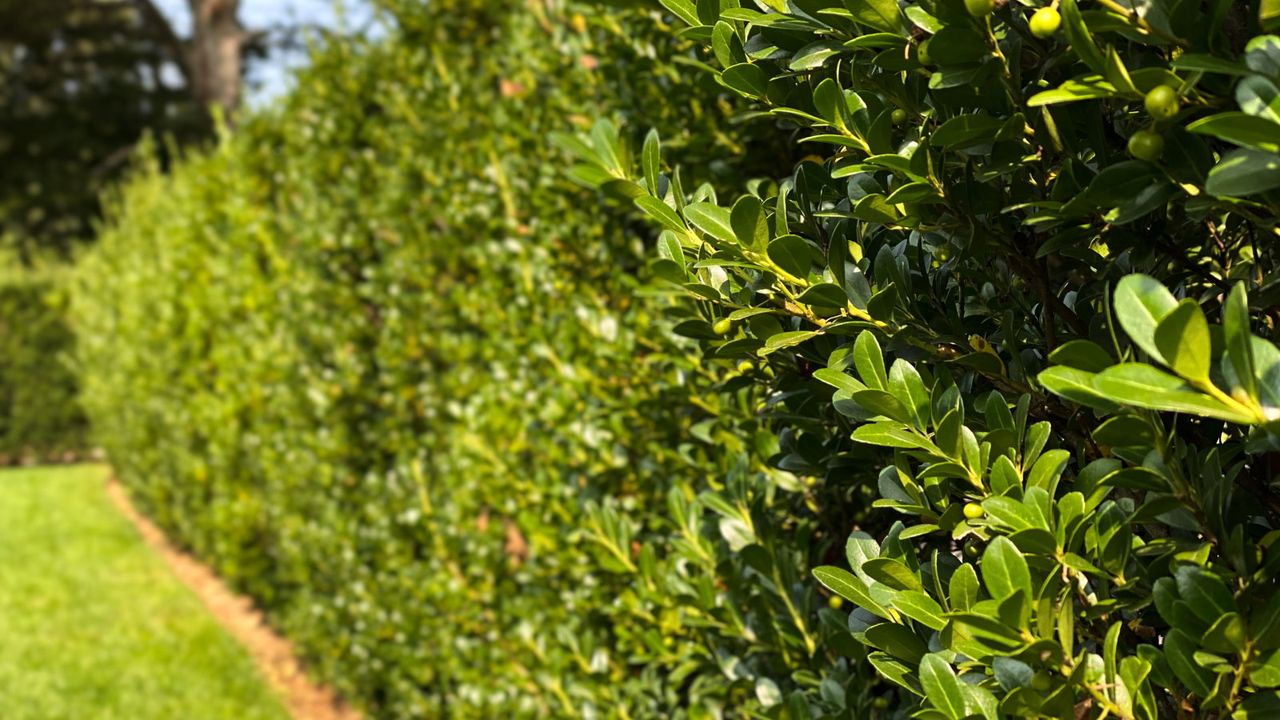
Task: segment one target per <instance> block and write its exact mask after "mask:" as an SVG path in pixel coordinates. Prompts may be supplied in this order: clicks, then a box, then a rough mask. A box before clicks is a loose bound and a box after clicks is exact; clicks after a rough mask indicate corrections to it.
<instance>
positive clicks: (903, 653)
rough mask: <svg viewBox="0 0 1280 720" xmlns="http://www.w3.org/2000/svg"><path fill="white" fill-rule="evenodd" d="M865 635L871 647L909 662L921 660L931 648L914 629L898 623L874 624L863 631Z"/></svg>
mask: <svg viewBox="0 0 1280 720" xmlns="http://www.w3.org/2000/svg"><path fill="white" fill-rule="evenodd" d="M863 637H865V638H866V641H867V644H868V645H870V646H871V647H873V648H876V649H877V650H883V651H885V652H887V653H889V654H890V655H893V656H894V657H897V658H901V659H902V660H906V661H907V662H912V663H915V662H920V659H921V658H923V657H924V655H925V653H927V652H929V648H928V647H926V646H925V644H924V641H923V640H921V639H920V637H919V636H918V635H916V633H915V631H914V630H912V629H911V628H909V627H907V626H906V625H900V624H898V623H893V622H887V623H879V624H876V625H872V626H871V627H869V628H867V629H866V630H865V631H863Z"/></svg>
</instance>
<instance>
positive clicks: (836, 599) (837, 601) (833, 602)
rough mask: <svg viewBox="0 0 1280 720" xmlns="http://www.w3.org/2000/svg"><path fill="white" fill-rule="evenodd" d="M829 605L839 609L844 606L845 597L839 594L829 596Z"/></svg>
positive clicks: (833, 608)
mask: <svg viewBox="0 0 1280 720" xmlns="http://www.w3.org/2000/svg"><path fill="white" fill-rule="evenodd" d="M827 607H829V608H831V609H832V610H839V609H840V608H842V607H844V598H842V597H840V596H839V595H832V596H831V597H829V598H827Z"/></svg>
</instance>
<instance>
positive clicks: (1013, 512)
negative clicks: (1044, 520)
mask: <svg viewBox="0 0 1280 720" xmlns="http://www.w3.org/2000/svg"><path fill="white" fill-rule="evenodd" d="M982 509H983V510H985V511H986V513H987V517H988V518H989V519H990V521H991V522H993V523H995V524H996V525H998V526H1001V527H1005V528H1008V529H1009V530H1010V531H1011V532H1017V531H1019V530H1029V529H1031V528H1034V527H1036V526H1037V525H1038V523H1037V521H1036V516H1035V515H1033V514H1032V513H1031V510H1029V509H1028V508H1027V506H1026V505H1023V504H1022V501H1020V500H1015V499H1013V498H1011V497H1007V496H1004V495H993V496H991V497H989V498H986V499H985V500H983V501H982Z"/></svg>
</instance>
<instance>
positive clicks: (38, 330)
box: [0, 261, 89, 464]
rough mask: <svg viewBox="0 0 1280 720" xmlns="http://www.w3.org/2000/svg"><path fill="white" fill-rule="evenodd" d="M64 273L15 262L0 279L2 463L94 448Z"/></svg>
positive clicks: (55, 267)
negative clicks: (78, 377) (81, 394)
mask: <svg viewBox="0 0 1280 720" xmlns="http://www.w3.org/2000/svg"><path fill="white" fill-rule="evenodd" d="M66 274H67V273H66V271H65V270H64V269H62V268H61V267H60V266H58V265H50V266H48V267H40V268H26V267H22V266H21V265H19V264H17V263H16V261H15V262H14V264H13V266H12V267H11V269H9V270H7V271H5V272H4V273H3V274H0V464H6V463H14V462H35V461H46V460H55V461H56V460H62V459H64V458H65V457H66V456H68V455H69V454H76V453H80V452H83V451H85V450H87V449H88V447H89V441H88V420H87V419H86V418H85V416H84V412H83V411H82V410H81V408H80V402H79V397H78V389H77V382H76V374H75V371H74V370H73V368H72V366H71V361H72V355H73V354H74V352H75V337H74V335H73V333H72V331H71V328H70V326H69V324H68V321H67V301H68V299H67V294H66V290H65V287H64V286H65V284H66V279H65V278H66Z"/></svg>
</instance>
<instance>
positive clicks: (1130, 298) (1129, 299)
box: [1115, 275, 1178, 365]
mask: <svg viewBox="0 0 1280 720" xmlns="http://www.w3.org/2000/svg"><path fill="white" fill-rule="evenodd" d="M1177 306H1178V301H1177V300H1176V299H1174V297H1173V293H1171V292H1169V290H1168V289H1167V288H1165V286H1164V285H1162V284H1160V281H1159V280H1156V279H1155V278H1153V277H1151V276H1149V275H1128V276H1125V277H1124V278H1123V279H1122V280H1121V281H1120V283H1119V284H1118V285H1116V292H1115V310H1116V318H1117V319H1118V320H1119V321H1120V327H1122V328H1124V331H1125V332H1126V333H1128V334H1129V338H1130V339H1132V340H1133V342H1134V344H1136V345H1137V346H1138V347H1140V348H1142V349H1143V351H1144V352H1146V353H1147V354H1148V355H1150V356H1151V357H1153V358H1155V359H1156V360H1159V361H1161V362H1163V363H1164V364H1166V365H1168V364H1169V363H1168V361H1167V360H1166V359H1165V357H1164V355H1162V354H1161V352H1160V347H1159V346H1158V345H1157V344H1156V339H1155V335H1156V326H1157V325H1159V323H1160V321H1161V320H1163V319H1164V317H1165V316H1166V315H1168V314H1169V313H1171V312H1173V310H1174V308H1176V307H1177Z"/></svg>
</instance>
